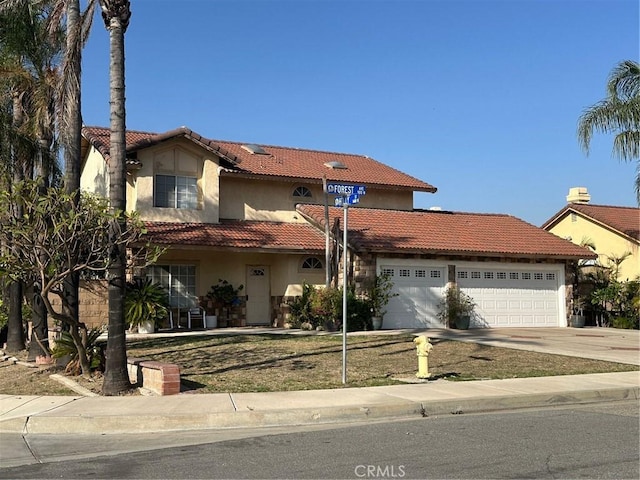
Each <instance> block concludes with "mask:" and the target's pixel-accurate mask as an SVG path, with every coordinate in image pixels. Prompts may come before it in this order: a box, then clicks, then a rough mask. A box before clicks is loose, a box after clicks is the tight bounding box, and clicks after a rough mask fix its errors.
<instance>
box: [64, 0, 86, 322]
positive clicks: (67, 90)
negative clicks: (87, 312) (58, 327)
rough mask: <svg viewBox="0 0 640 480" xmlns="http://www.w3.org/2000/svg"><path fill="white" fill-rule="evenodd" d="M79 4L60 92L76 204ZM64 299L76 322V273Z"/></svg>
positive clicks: (71, 7)
mask: <svg viewBox="0 0 640 480" xmlns="http://www.w3.org/2000/svg"><path fill="white" fill-rule="evenodd" d="M80 23H81V22H80V1H79V0H69V1H67V47H66V52H65V55H66V58H65V60H66V68H65V73H64V79H63V82H64V93H63V96H64V98H65V102H64V104H63V109H64V110H63V125H64V128H63V131H62V138H63V145H64V167H65V179H64V185H65V191H66V192H67V193H70V194H72V193H74V192H75V193H76V194H77V196H76V202H79V201H80V195H79V193H78V192H79V190H80V163H81V159H80V149H81V141H82V140H81V139H82V136H81V132H82V116H81V89H80V75H81V69H82V57H81V51H82V49H81V47H80V45H81V43H82V42H81V40H80V31H81V29H80ZM63 289H64V296H65V299H66V305H67V307H66V308H67V311H65V312H64V313H65V314H66V315H68V316H71V317H73V318H74V320H75V321H76V323H77V322H79V321H80V317H79V314H78V304H79V297H80V292H79V290H80V278H79V275H78V274H71V275H69V276H68V277H67V278H66V279H65V281H64V283H63Z"/></svg>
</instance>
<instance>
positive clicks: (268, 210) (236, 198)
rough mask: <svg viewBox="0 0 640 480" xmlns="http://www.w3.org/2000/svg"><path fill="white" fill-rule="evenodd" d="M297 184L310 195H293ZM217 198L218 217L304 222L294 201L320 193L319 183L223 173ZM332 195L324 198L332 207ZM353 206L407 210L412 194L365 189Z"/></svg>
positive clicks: (318, 200) (316, 200) (318, 197)
mask: <svg viewBox="0 0 640 480" xmlns="http://www.w3.org/2000/svg"><path fill="white" fill-rule="evenodd" d="M301 186H304V187H306V188H308V189H309V191H310V192H311V195H312V196H311V197H294V196H293V192H294V191H295V190H296V188H297V187H301ZM220 198H222V199H223V200H222V203H221V205H220V218H229V219H236V220H266V221H276V222H304V220H303V219H302V217H300V215H298V214H297V213H296V212H295V205H296V204H297V203H312V204H318V205H321V204H324V194H323V193H322V185H320V184H315V185H314V184H309V183H304V182H293V181H292V182H286V181H276V180H274V181H267V180H262V181H260V183H258V182H257V181H256V180H255V179H246V178H232V177H230V176H223V177H221V179H220ZM334 198H335V197H334V196H333V195H330V196H329V197H328V203H329V205H330V206H333V201H334ZM357 206H359V207H369V208H388V209H394V210H411V209H412V208H413V193H412V192H396V191H391V190H380V189H377V190H376V189H371V188H369V189H368V190H367V195H364V196H362V197H360V203H359V204H358V205H357Z"/></svg>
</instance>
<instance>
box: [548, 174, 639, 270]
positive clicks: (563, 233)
mask: <svg viewBox="0 0 640 480" xmlns="http://www.w3.org/2000/svg"><path fill="white" fill-rule="evenodd" d="M590 199H591V196H590V195H589V193H588V191H587V189H586V188H584V187H574V188H571V189H570V190H569V195H568V196H567V202H568V204H567V205H566V206H565V207H564V208H562V209H561V210H560V211H559V212H557V213H556V214H555V215H553V216H552V217H551V218H550V219H549V220H547V221H546V222H545V223H544V224H543V225H542V228H543V229H545V230H547V231H548V232H551V233H553V234H554V235H557V236H558V237H561V238H564V239H566V240H569V241H571V242H573V243H575V244H578V245H580V244H587V243H588V244H592V245H593V246H595V252H596V254H597V255H598V263H600V264H601V265H604V266H608V265H609V264H610V262H609V259H610V258H614V257H617V258H620V257H622V256H624V255H626V254H628V255H629V256H628V257H627V258H626V260H624V261H623V262H622V263H621V264H620V270H619V275H618V279H619V280H621V281H625V280H633V279H635V278H637V277H638V276H640V208H636V207H616V206H609V205H592V204H590V203H589V201H590Z"/></svg>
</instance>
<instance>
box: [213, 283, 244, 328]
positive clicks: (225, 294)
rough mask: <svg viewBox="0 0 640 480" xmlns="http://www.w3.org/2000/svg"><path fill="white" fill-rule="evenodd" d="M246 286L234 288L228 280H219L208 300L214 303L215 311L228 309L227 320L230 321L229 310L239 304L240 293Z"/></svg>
mask: <svg viewBox="0 0 640 480" xmlns="http://www.w3.org/2000/svg"><path fill="white" fill-rule="evenodd" d="M243 288H244V285H239V286H238V287H237V288H236V287H234V286H233V285H232V284H231V283H229V282H228V281H227V280H223V279H219V280H218V283H217V284H216V285H212V286H211V289H210V290H209V292H208V293H207V295H206V296H207V298H208V299H210V300H211V301H212V302H213V306H214V309H215V308H218V309H226V318H225V319H226V320H228V319H229V309H230V308H231V306H232V305H234V304H236V303H237V302H238V293H240V291H242V289H243ZM221 320H222V319H221Z"/></svg>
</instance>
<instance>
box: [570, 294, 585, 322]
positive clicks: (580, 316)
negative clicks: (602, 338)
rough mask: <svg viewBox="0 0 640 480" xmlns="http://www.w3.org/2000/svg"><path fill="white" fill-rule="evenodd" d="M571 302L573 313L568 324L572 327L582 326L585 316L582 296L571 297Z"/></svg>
mask: <svg viewBox="0 0 640 480" xmlns="http://www.w3.org/2000/svg"><path fill="white" fill-rule="evenodd" d="M572 303H573V313H572V314H571V317H570V318H569V325H570V326H572V327H574V328H582V327H584V323H585V316H584V305H585V300H584V298H582V297H579V296H578V297H575V298H573V299H572Z"/></svg>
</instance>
